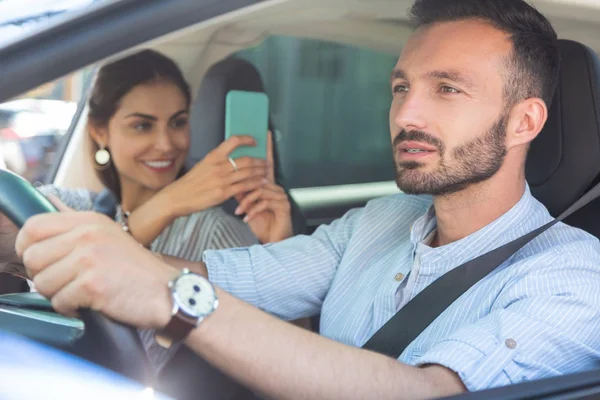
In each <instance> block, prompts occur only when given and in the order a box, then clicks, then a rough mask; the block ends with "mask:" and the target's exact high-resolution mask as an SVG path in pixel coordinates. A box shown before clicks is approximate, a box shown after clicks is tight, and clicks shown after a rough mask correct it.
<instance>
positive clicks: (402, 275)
mask: <svg viewBox="0 0 600 400" xmlns="http://www.w3.org/2000/svg"><path fill="white" fill-rule="evenodd" d="M394 279H395V280H397V281H398V282H400V281H401V280H402V279H404V274H396V276H395V277H394Z"/></svg>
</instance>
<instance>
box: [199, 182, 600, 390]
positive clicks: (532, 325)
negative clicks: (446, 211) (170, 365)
mask: <svg viewBox="0 0 600 400" xmlns="http://www.w3.org/2000/svg"><path fill="white" fill-rule="evenodd" d="M551 220H552V218H551V216H550V215H549V213H548V211H547V210H546V208H545V207H544V206H543V205H542V204H541V203H539V202H538V201H537V200H536V199H535V198H533V196H532V195H531V193H530V191H529V188H527V189H526V191H525V193H524V195H523V196H522V198H521V200H520V201H519V202H518V203H517V204H516V205H515V206H514V207H513V208H512V209H511V210H509V211H508V212H507V213H506V214H504V215H503V216H501V217H500V218H498V219H497V220H496V221H494V222H492V223H491V224H489V225H487V226H486V227H484V228H482V229H480V230H479V231H477V232H475V233H473V234H471V235H469V236H467V237H466V238H464V239H461V240H459V241H456V242H454V243H451V244H449V245H446V246H442V247H438V248H431V247H428V246H426V248H425V249H424V250H423V251H422V253H421V258H420V268H419V270H418V272H417V276H416V279H415V278H413V279H414V284H413V285H412V286H410V287H409V286H407V289H405V290H409V291H410V293H404V294H405V295H406V296H408V298H411V299H412V298H413V297H414V296H415V295H417V294H418V293H419V292H420V291H422V290H423V289H424V288H425V287H427V286H428V285H430V284H431V283H432V282H433V281H435V280H436V279H437V278H439V277H440V276H442V275H443V274H445V273H446V272H448V271H450V270H452V269H453V268H455V267H457V266H459V265H461V264H463V263H464V262H466V261H469V260H471V259H473V258H475V257H477V256H479V255H481V254H484V253H486V252H488V251H490V250H492V249H494V248H496V247H499V246H501V245H502V244H505V243H507V242H509V241H512V240H514V239H516V238H518V237H519V236H522V235H524V234H526V233H528V232H530V231H532V230H533V229H535V228H538V227H539V226H541V225H543V224H545V223H546V222H548V221H551ZM435 228H436V219H435V212H434V209H433V207H432V206H431V199H430V198H429V197H425V196H408V195H404V194H398V195H395V196H390V197H386V198H381V199H377V200H373V201H371V202H370V203H369V204H368V205H367V206H366V207H364V208H362V209H356V210H352V211H350V212H348V213H347V214H346V215H345V216H344V217H343V218H341V219H339V220H337V221H335V222H333V223H332V224H330V225H328V226H322V227H320V228H319V229H318V230H317V231H316V232H315V233H314V234H313V235H312V236H298V237H294V238H292V239H289V240H287V241H284V242H280V243H277V244H272V245H267V246H252V247H249V248H243V249H231V250H221V251H207V252H205V253H204V261H205V262H206V263H207V266H208V271H209V278H210V279H211V280H212V281H213V282H214V283H215V284H217V285H218V286H220V287H222V288H223V289H225V290H226V291H228V292H229V293H232V294H233V295H235V296H237V297H239V298H241V299H243V300H245V301H247V302H249V303H251V304H254V305H256V306H257V307H259V308H261V309H263V310H265V311H267V312H269V313H272V314H274V315H276V316H279V317H281V318H284V319H296V318H299V317H305V316H311V315H315V314H317V313H319V312H320V313H321V334H322V335H324V336H326V337H328V338H331V339H334V340H337V341H339V342H342V343H346V344H348V345H352V346H357V347H360V346H362V345H363V344H364V343H365V342H366V341H367V339H369V338H370V337H371V335H373V334H374V333H375V332H376V331H377V330H378V329H379V328H380V327H381V326H382V325H383V324H384V323H385V322H386V321H387V320H389V319H390V318H391V317H392V316H393V315H394V313H395V312H396V311H397V309H396V308H397V307H396V304H397V303H396V291H397V290H398V288H399V287H400V285H401V284H402V280H400V281H398V280H397V278H398V277H399V276H400V275H398V274H402V275H403V276H404V277H405V278H404V279H407V278H406V276H407V275H409V272H410V271H411V268H412V266H413V261H414V252H415V248H416V246H417V244H419V243H420V242H422V241H423V240H424V239H425V238H426V237H427V235H428V233H430V232H431V231H432V230H433V229H435ZM407 322H408V323H409V321H407ZM399 360H400V361H402V362H404V363H407V364H410V365H423V364H431V363H433V364H440V365H443V366H446V367H448V368H450V369H452V370H454V371H455V372H457V373H458V374H459V376H460V377H461V379H462V380H463V382H464V383H465V385H466V386H467V388H468V389H469V390H481V389H485V388H490V387H496V386H503V385H507V384H512V383H518V382H524V381H528V380H533V379H539V378H544V377H550V376H555V375H560V374H566V373H574V372H579V371H582V370H586V369H593V368H600V244H599V242H598V240H597V239H596V238H594V237H593V236H591V235H589V234H587V233H586V232H584V231H582V230H579V229H575V228H572V227H569V226H567V225H565V224H562V223H559V224H557V225H555V226H554V227H552V228H551V229H549V230H548V231H546V232H545V233H543V234H542V235H540V236H539V237H538V238H536V239H534V240H533V241H532V242H530V243H529V244H528V245H526V246H525V247H524V248H523V249H521V250H520V251H519V252H517V253H516V254H515V255H513V256H512V257H511V258H510V259H509V260H508V261H507V262H505V263H504V264H502V265H501V266H500V267H498V268H497V269H496V270H495V271H494V272H493V273H492V274H490V275H489V276H487V277H486V278H484V279H483V280H482V281H480V282H479V283H477V284H476V285H474V286H473V287H472V288H470V289H469V290H468V291H467V292H466V293H465V294H463V296H461V297H460V298H459V299H458V300H457V301H456V302H454V304H452V305H451V306H450V307H449V308H448V309H446V310H445V311H444V312H443V313H442V314H441V315H440V316H439V317H438V318H437V319H436V320H435V321H434V322H433V323H432V324H431V325H430V326H429V327H428V328H427V329H426V330H425V331H423V332H422V333H421V335H420V336H419V337H418V338H417V339H416V340H415V341H413V343H411V344H410V345H409V346H408V347H407V348H406V350H405V351H404V352H403V353H402V355H401V356H400V358H399Z"/></svg>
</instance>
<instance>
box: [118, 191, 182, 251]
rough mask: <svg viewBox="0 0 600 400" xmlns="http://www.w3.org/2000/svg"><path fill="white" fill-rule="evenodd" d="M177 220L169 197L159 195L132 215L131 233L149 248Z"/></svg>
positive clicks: (129, 225) (130, 219)
mask: <svg viewBox="0 0 600 400" xmlns="http://www.w3.org/2000/svg"><path fill="white" fill-rule="evenodd" d="M175 218H177V216H176V215H175V214H174V213H173V208H172V206H171V204H169V201H168V197H167V196H165V195H162V194H161V193H158V194H156V195H155V196H154V197H152V198H151V199H150V200H148V201H147V202H146V203H144V204H142V205H141V206H140V207H139V208H137V209H136V210H135V211H133V212H132V213H131V215H130V216H129V220H128V227H129V232H130V233H131V235H132V236H133V237H134V238H135V239H136V240H137V241H138V242H139V243H141V244H142V245H144V246H146V247H148V246H149V245H150V244H151V243H152V241H153V240H154V239H156V238H157V237H158V235H160V233H161V232H162V231H163V230H164V229H165V228H166V227H167V226H169V225H170V224H171V223H172V222H173V221H174V220H175Z"/></svg>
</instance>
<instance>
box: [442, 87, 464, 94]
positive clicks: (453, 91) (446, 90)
mask: <svg viewBox="0 0 600 400" xmlns="http://www.w3.org/2000/svg"><path fill="white" fill-rule="evenodd" d="M440 90H441V91H442V93H449V94H456V93H460V90H458V89H455V88H453V87H452V86H442V87H441V88H440Z"/></svg>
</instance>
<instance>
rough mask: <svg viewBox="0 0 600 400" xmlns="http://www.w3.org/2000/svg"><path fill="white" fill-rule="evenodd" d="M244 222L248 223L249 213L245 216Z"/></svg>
mask: <svg viewBox="0 0 600 400" xmlns="http://www.w3.org/2000/svg"><path fill="white" fill-rule="evenodd" d="M244 222H245V223H248V216H247V215H246V216H245V217H244Z"/></svg>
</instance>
